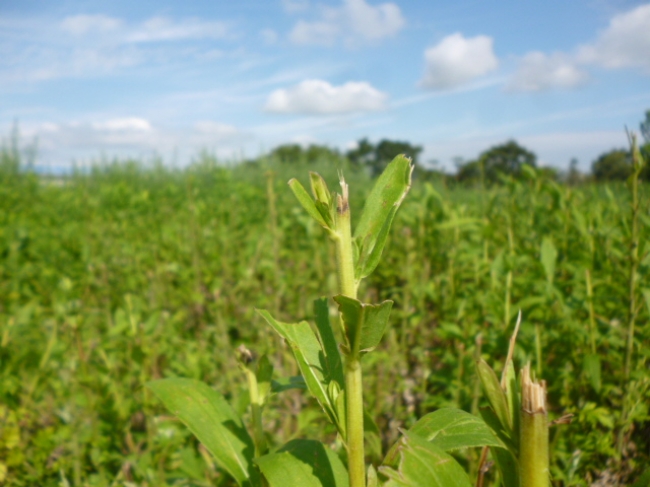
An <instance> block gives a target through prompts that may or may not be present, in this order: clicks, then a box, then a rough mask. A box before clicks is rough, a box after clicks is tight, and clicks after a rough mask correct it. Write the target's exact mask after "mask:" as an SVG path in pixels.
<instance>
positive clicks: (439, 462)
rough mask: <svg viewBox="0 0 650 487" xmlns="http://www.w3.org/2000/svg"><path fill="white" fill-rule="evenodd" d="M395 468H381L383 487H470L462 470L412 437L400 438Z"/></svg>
mask: <svg viewBox="0 0 650 487" xmlns="http://www.w3.org/2000/svg"><path fill="white" fill-rule="evenodd" d="M397 449H398V452H399V456H400V460H399V466H398V467H397V468H396V469H395V468H393V467H388V466H383V467H380V468H379V471H380V472H381V473H382V474H383V475H385V476H386V477H388V481H387V482H385V483H384V487H471V486H472V484H471V482H470V481H469V477H468V476H467V473H465V470H464V469H463V467H461V466H460V464H459V463H458V462H457V461H456V460H455V459H454V457H452V456H451V455H449V454H448V453H445V452H444V451H443V450H442V449H441V448H439V447H438V446H436V445H434V444H433V443H430V442H428V441H427V440H425V439H424V438H420V437H419V436H417V435H414V434H407V435H405V436H404V437H402V438H401V439H400V441H399V445H398V447H397Z"/></svg>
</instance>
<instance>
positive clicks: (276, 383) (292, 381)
mask: <svg viewBox="0 0 650 487" xmlns="http://www.w3.org/2000/svg"><path fill="white" fill-rule="evenodd" d="M291 389H302V390H305V389H307V384H305V378H304V377H303V376H302V375H295V376H292V377H282V378H280V379H276V380H273V381H271V392H273V393H278V392H284V391H289V390H291Z"/></svg>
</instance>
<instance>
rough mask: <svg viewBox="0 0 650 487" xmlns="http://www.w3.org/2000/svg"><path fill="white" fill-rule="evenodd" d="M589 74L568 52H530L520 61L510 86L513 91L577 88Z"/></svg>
mask: <svg viewBox="0 0 650 487" xmlns="http://www.w3.org/2000/svg"><path fill="white" fill-rule="evenodd" d="M588 78H589V75H588V74H587V73H586V72H585V71H584V70H582V69H580V68H579V67H578V66H577V64H576V62H575V61H574V60H573V59H572V58H571V56H568V55H566V54H562V53H554V54H551V55H547V54H544V53H542V52H538V51H535V52H529V53H528V54H526V55H525V56H524V57H523V58H522V59H521V60H520V62H519V67H518V69H517V71H516V72H515V74H514V76H513V77H512V79H511V81H510V83H509V85H508V88H509V89H510V90H512V91H546V90H550V89H555V88H560V89H562V88H575V87H577V86H580V85H583V84H584V83H585V82H586V81H587V80H588Z"/></svg>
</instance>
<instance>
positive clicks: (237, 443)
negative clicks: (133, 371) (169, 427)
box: [147, 379, 260, 487]
mask: <svg viewBox="0 0 650 487" xmlns="http://www.w3.org/2000/svg"><path fill="white" fill-rule="evenodd" d="M147 387H148V388H149V389H151V391H152V392H153V393H154V394H155V395H156V396H157V397H158V398H159V399H160V400H161V401H162V402H163V404H164V405H165V406H166V407H167V409H169V410H170V411H171V412H172V413H173V414H174V415H175V416H177V417H178V418H179V419H180V420H181V421H182V422H183V423H185V424H186V425H187V427H188V428H189V429H190V431H192V433H194V434H195V435H196V437H197V438H198V439H199V441H200V442H201V443H203V445H205V447H206V448H207V449H208V451H210V453H212V455H213V456H214V458H216V460H217V462H219V465H220V466H221V467H222V468H223V469H224V470H226V471H227V472H228V473H229V474H230V475H232V477H233V478H234V479H235V480H236V481H237V483H238V484H239V485H240V486H241V487H257V486H259V485H260V478H259V474H258V472H257V469H256V468H255V467H254V466H253V464H252V459H253V455H254V451H255V447H254V445H253V440H252V439H251V437H250V436H249V434H248V431H246V428H245V427H244V425H243V424H242V421H241V419H240V418H239V417H238V416H237V415H236V414H235V412H234V411H233V410H232V408H231V407H230V405H229V404H228V402H227V401H226V400H225V399H224V398H223V396H222V395H221V394H219V393H218V392H217V391H215V390H214V389H212V388H210V387H208V386H207V385H206V384H204V383H203V382H200V381H196V380H192V379H163V380H158V381H154V382H149V383H147Z"/></svg>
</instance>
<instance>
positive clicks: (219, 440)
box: [149, 156, 504, 487]
mask: <svg viewBox="0 0 650 487" xmlns="http://www.w3.org/2000/svg"><path fill="white" fill-rule="evenodd" d="M412 169H413V168H412V165H411V162H410V160H409V159H407V158H406V157H404V156H398V157H396V158H395V159H394V160H393V161H392V162H391V163H390V164H389V165H388V167H387V168H386V170H385V171H384V173H383V174H382V175H381V176H380V177H379V179H378V180H377V182H376V183H375V186H374V188H373V190H372V191H371V192H370V194H369V196H368V198H367V200H366V204H365V208H364V211H363V213H362V215H361V217H360V219H359V223H358V224H357V226H356V228H355V232H354V234H352V231H351V210H350V200H349V190H348V185H347V183H346V182H345V180H344V179H343V177H341V178H340V185H341V193H340V194H333V193H331V192H330V191H329V189H328V188H327V185H326V183H325V181H324V179H323V178H322V177H321V176H320V175H318V174H316V173H311V174H310V181H311V190H312V195H311V196H310V195H309V193H307V191H306V190H305V189H304V187H303V186H302V185H301V184H300V183H299V182H298V181H297V180H296V179H292V180H291V181H289V186H290V187H291V189H292V191H293V193H294V194H295V196H296V198H297V199H298V201H299V202H300V204H301V205H302V206H303V208H304V209H305V210H306V211H307V213H308V214H309V215H310V216H311V217H312V218H313V219H314V220H315V221H316V222H318V223H319V224H320V225H321V226H322V227H323V228H324V229H325V230H326V232H327V234H328V235H329V237H330V239H331V240H332V241H333V243H334V246H335V251H336V263H337V270H338V282H339V290H340V294H338V295H336V296H334V298H333V299H334V301H335V302H336V304H337V306H338V311H339V320H340V321H339V332H340V333H339V334H340V336H341V340H340V341H339V342H337V340H336V338H335V336H336V333H335V331H334V329H333V328H332V325H331V323H330V320H329V307H328V304H327V300H326V299H319V300H317V301H316V302H315V305H314V310H315V315H316V329H317V332H316V331H314V330H313V329H312V328H311V326H310V325H309V323H307V322H305V321H302V322H299V323H295V324H287V323H282V322H280V321H277V320H276V319H275V318H273V316H272V315H271V314H270V313H268V312H267V311H263V310H261V311H260V312H259V313H260V314H261V315H262V317H263V318H264V319H265V320H266V321H267V323H268V324H269V325H270V326H271V327H272V328H273V329H274V330H275V331H276V332H277V333H278V334H279V335H280V336H281V337H282V338H284V339H285V340H286V341H287V343H288V344H289V345H290V346H291V348H292V350H293V352H294V356H295V359H296V362H297V364H298V367H299V369H300V371H301V373H302V379H303V381H304V384H305V385H306V387H307V389H308V390H309V391H310V392H311V394H312V395H313V396H314V397H315V398H316V400H317V401H318V403H319V404H320V406H321V408H322V409H323V412H324V413H325V415H326V416H327V418H328V419H329V420H330V421H331V422H332V423H333V424H334V426H335V427H336V429H337V431H338V434H339V436H340V438H341V440H342V442H343V444H344V445H345V453H346V454H347V455H346V457H347V475H345V467H344V466H343V465H342V464H341V462H340V460H339V459H338V456H337V455H336V454H335V453H334V452H332V451H331V450H329V448H328V447H327V446H326V445H324V444H322V443H319V442H317V441H313V440H292V441H290V442H289V443H287V444H286V445H284V446H282V447H281V448H280V449H278V450H277V451H275V452H271V453H268V454H267V453H266V442H265V434H264V432H263V431H262V429H261V428H262V421H261V411H262V408H263V407H264V406H265V403H266V398H267V397H268V394H269V392H270V391H273V389H272V388H270V386H269V385H270V384H271V375H272V367H271V366H270V364H269V361H268V359H267V358H266V356H263V357H262V358H261V359H260V360H259V362H258V363H257V365H256V367H255V368H256V370H255V369H251V368H250V362H252V360H247V359H245V358H244V359H243V360H242V363H244V364H245V365H244V371H245V373H246V376H247V378H248V384H249V393H250V403H251V408H252V425H251V429H252V435H250V434H249V433H248V432H247V431H246V430H245V429H243V428H242V426H241V425H242V422H241V420H240V419H239V418H237V417H236V416H235V415H234V414H233V412H232V410H231V408H230V406H229V405H228V404H227V402H226V401H225V400H224V398H223V397H222V396H221V395H219V394H218V393H217V392H216V391H213V390H212V389H210V388H209V387H207V386H205V385H204V384H201V383H198V382H194V381H187V380H183V379H166V380H162V381H157V382H153V383H151V384H150V385H149V387H150V388H151V390H152V391H153V392H154V393H155V394H156V395H157V396H158V397H159V398H160V399H161V400H162V401H163V402H164V403H165V405H166V406H167V407H168V408H169V409H170V410H171V411H172V412H173V413H174V414H176V415H177V416H178V417H179V418H180V419H181V420H182V421H183V422H184V423H185V424H187V425H188V427H189V428H190V430H192V432H193V433H194V434H196V435H197V437H198V438H199V440H201V441H202V443H204V444H205V445H206V447H207V448H208V450H209V451H210V452H211V453H212V454H213V455H214V456H215V458H216V459H217V460H218V461H219V462H220V464H222V465H223V467H224V469H225V470H226V471H227V472H229V473H230V474H231V475H232V476H233V478H235V480H236V481H237V483H238V484H239V485H240V486H242V487H256V486H258V485H261V484H260V482H261V480H260V477H259V474H258V472H257V470H255V468H253V467H252V465H253V464H256V465H257V467H258V468H259V469H260V471H261V472H262V474H263V475H264V477H265V479H266V481H268V482H269V484H270V485H271V487H287V486H298V485H303V484H306V485H314V486H323V487H330V486H338V487H343V486H349V487H365V486H366V485H367V484H369V485H372V486H376V485H379V482H380V480H379V478H378V476H377V473H376V471H375V470H374V467H371V468H370V469H368V467H367V466H366V463H365V453H364V422H365V421H366V420H365V417H364V402H363V377H362V367H361V360H362V358H363V357H364V356H365V355H367V354H368V353H370V352H372V351H373V350H374V349H375V348H376V347H377V346H378V345H379V343H380V341H381V339H382V337H383V335H384V333H385V331H386V329H387V327H388V323H389V315H390V311H391V308H392V305H393V303H392V301H384V302H382V303H379V304H370V303H363V302H361V301H359V300H358V299H357V289H358V287H359V283H360V282H361V280H362V279H364V278H365V277H367V276H368V275H370V274H371V273H372V272H373V271H374V270H375V268H376V267H377V264H378V263H379V260H380V257H381V254H382V252H383V249H384V247H385V245H386V242H387V239H388V234H389V231H390V227H391V224H392V222H393V219H394V218H395V214H396V213H397V210H398V208H399V206H400V205H401V203H402V201H403V200H404V197H405V196H406V194H407V192H408V191H409V189H410V186H411V172H412ZM353 235H354V236H353ZM243 355H245V356H248V355H250V356H251V357H252V355H251V354H250V352H248V351H244V353H243ZM247 362H249V363H247ZM288 383H290V384H291V383H293V384H298V383H299V381H298V380H296V379H289V381H288ZM280 389H281V388H279V387H276V389H275V390H276V391H279V390H280ZM488 445H489V446H496V447H499V448H503V447H504V445H503V444H502V443H501V442H500V441H499V440H498V439H497V437H496V436H494V435H493V434H492V433H491V432H490V430H489V429H487V427H486V426H485V425H484V424H483V422H482V421H481V420H480V419H479V418H476V417H472V416H471V415H468V414H467V413H465V412H463V411H460V410H455V409H449V410H440V411H437V412H436V413H432V414H430V415H427V416H425V417H424V418H422V419H421V420H420V421H419V422H417V423H416V424H415V425H414V426H413V428H411V429H410V430H409V431H408V432H405V434H404V436H403V437H402V438H401V439H400V440H399V441H398V443H397V444H396V445H395V446H394V447H393V449H392V450H391V452H390V453H389V455H388V457H387V459H386V460H385V461H384V465H383V466H382V467H380V469H379V473H380V474H381V475H382V476H384V477H385V478H387V480H386V482H385V483H384V485H386V486H425V485H426V486H440V487H452V486H458V487H468V486H470V485H471V484H470V481H469V477H468V476H467V474H466V473H465V471H464V470H463V468H462V467H461V465H460V464H459V463H458V462H457V461H456V460H455V459H454V458H453V457H452V456H451V455H450V454H449V453H448V452H449V451H454V450H457V449H460V448H466V447H480V446H488ZM253 446H254V447H253ZM398 456H399V459H398V458H397V457H398ZM423 466H424V467H425V472H426V473H425V475H423V474H422V467H423Z"/></svg>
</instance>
